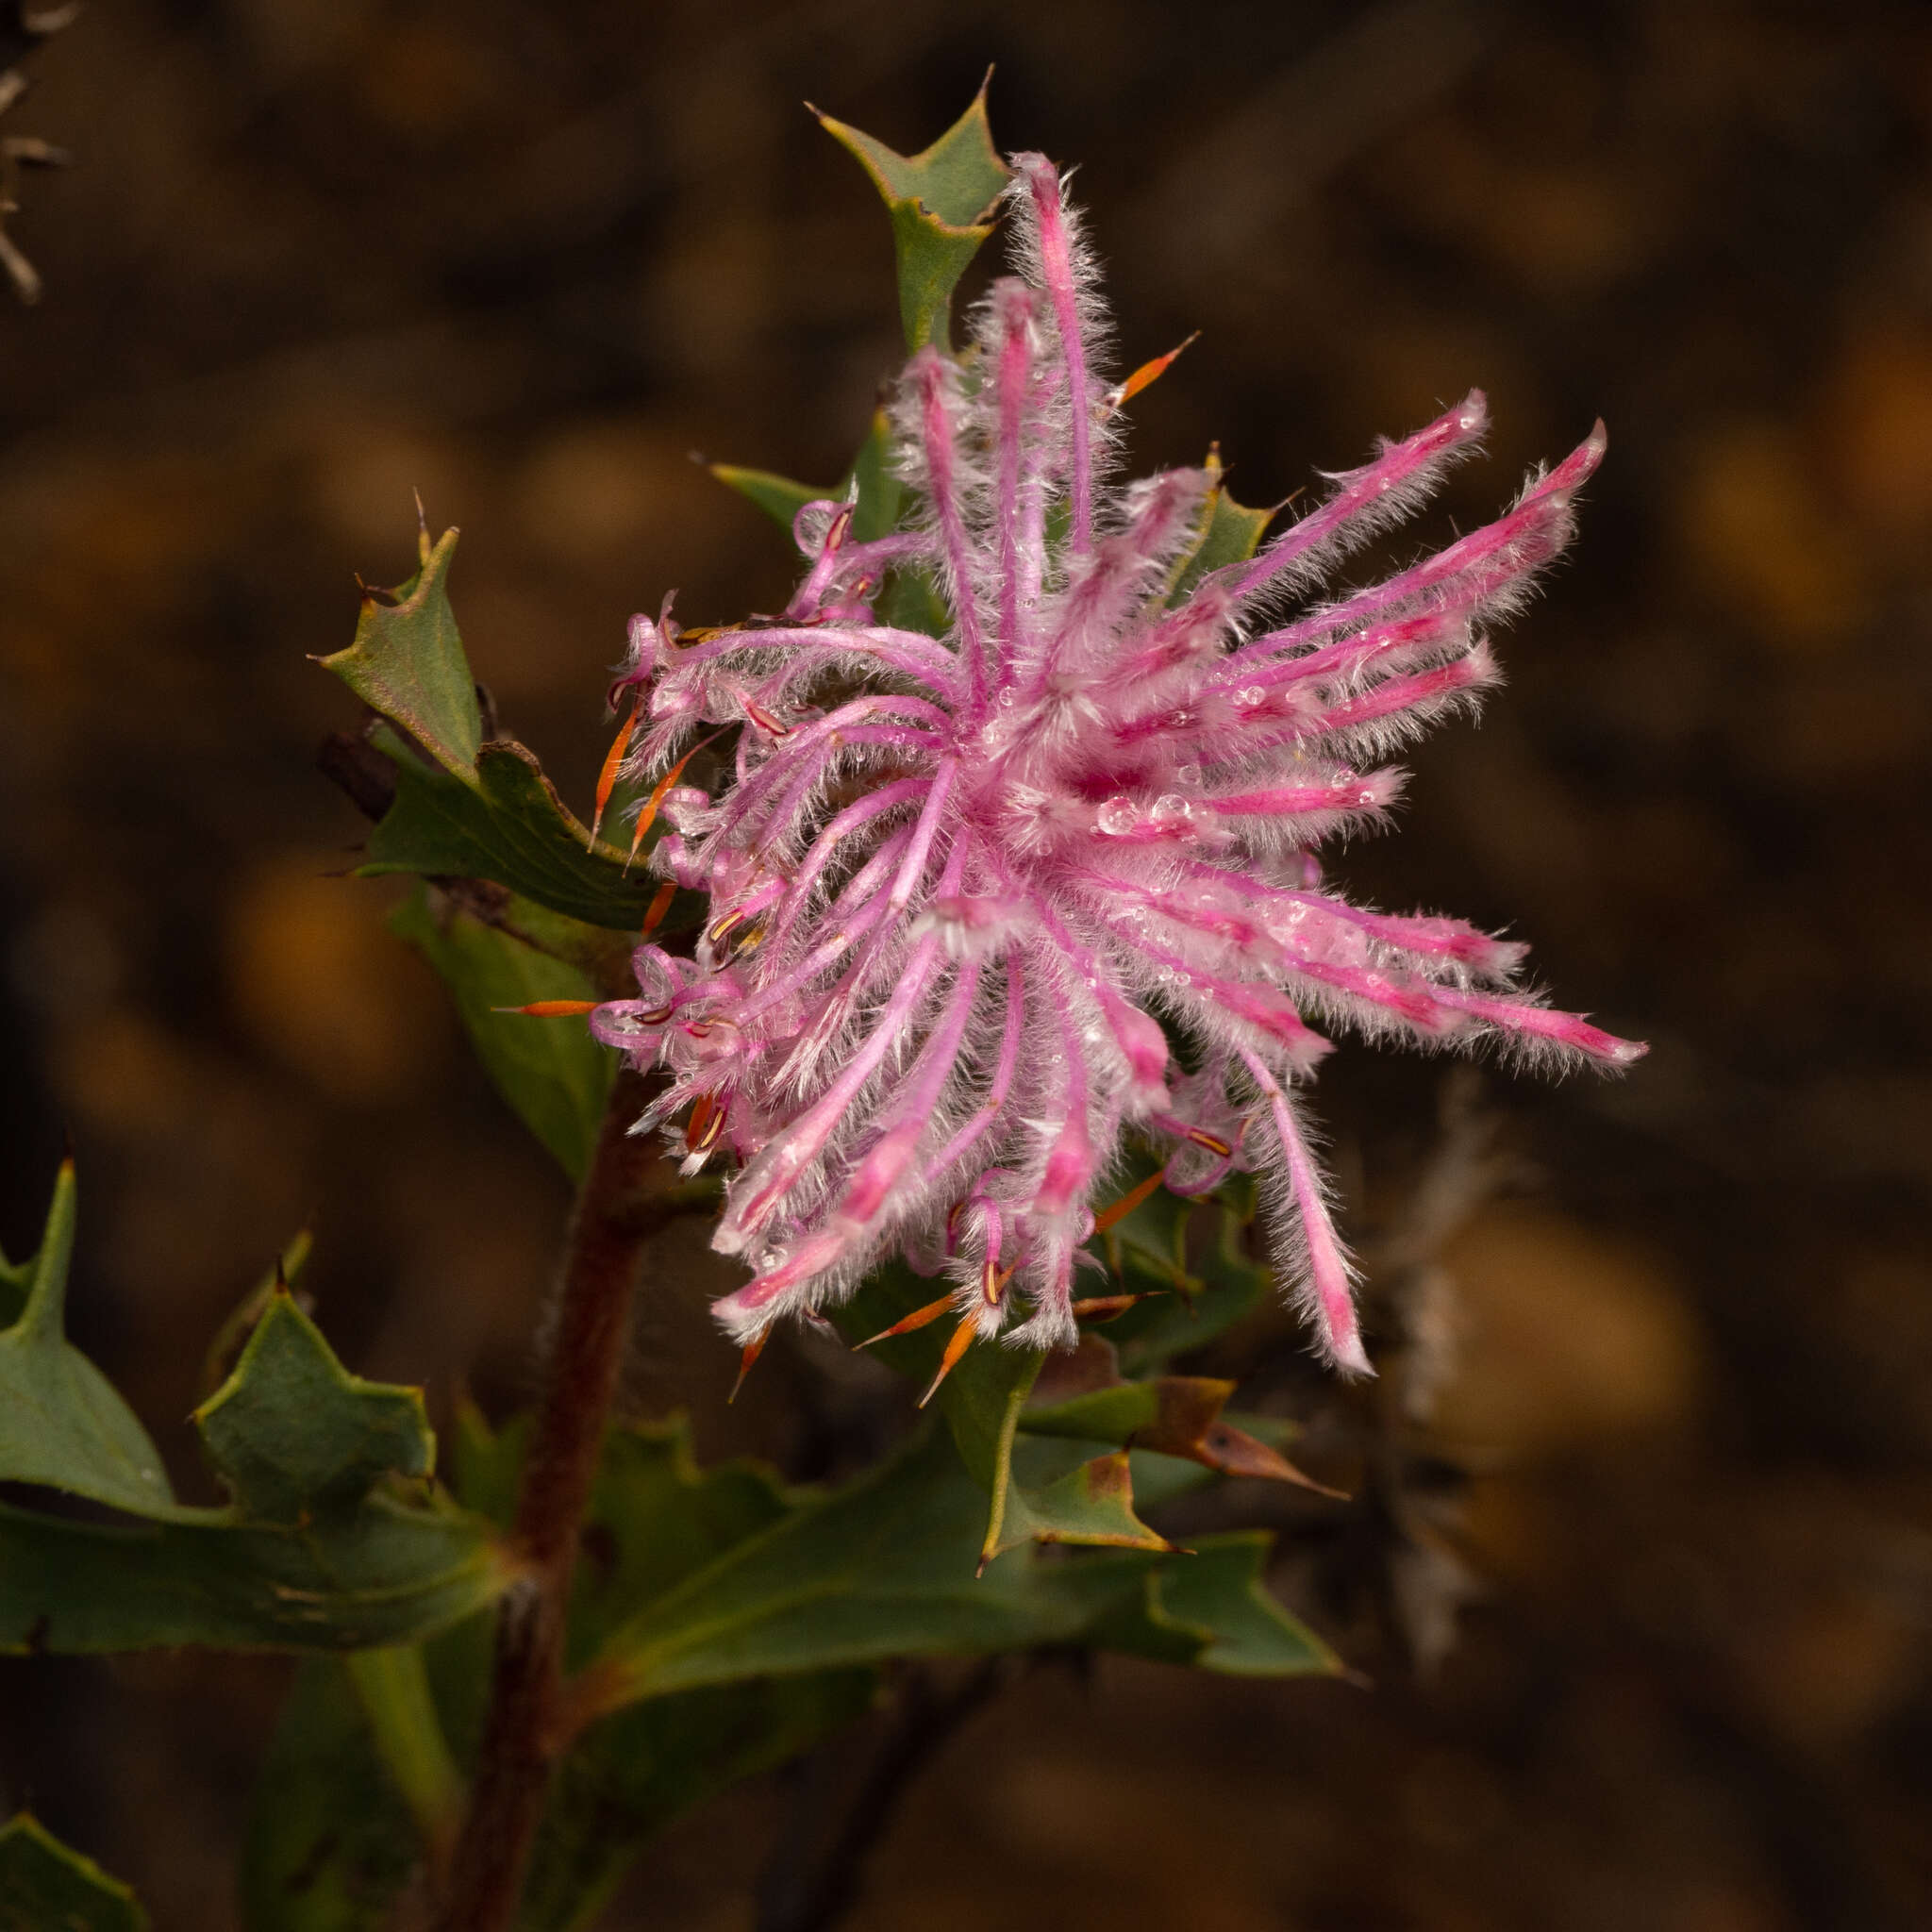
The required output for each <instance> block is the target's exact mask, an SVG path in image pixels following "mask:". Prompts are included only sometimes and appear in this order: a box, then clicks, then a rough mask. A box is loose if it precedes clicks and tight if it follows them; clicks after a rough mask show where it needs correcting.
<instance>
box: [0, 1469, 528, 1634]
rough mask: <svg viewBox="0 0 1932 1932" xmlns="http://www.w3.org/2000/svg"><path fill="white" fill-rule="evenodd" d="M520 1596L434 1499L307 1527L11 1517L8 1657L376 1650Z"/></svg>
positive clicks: (5, 1564)
mask: <svg viewBox="0 0 1932 1932" xmlns="http://www.w3.org/2000/svg"><path fill="white" fill-rule="evenodd" d="M182 1514H183V1515H184V1516H185V1514H186V1512H182ZM508 1581H509V1571H508V1565H507V1563H506V1562H505V1560H504V1559H503V1558H502V1557H500V1556H499V1554H498V1553H497V1550H496V1548H495V1546H494V1543H493V1541H492V1539H491V1537H490V1535H489V1534H488V1531H487V1529H486V1528H485V1526H484V1525H483V1524H479V1523H478V1522H477V1521H476V1519H475V1517H472V1516H467V1515H465V1514H463V1513H462V1512H460V1511H458V1510H456V1509H453V1508H451V1507H449V1506H448V1505H447V1504H441V1503H438V1502H437V1501H436V1499H435V1498H434V1497H433V1496H432V1497H430V1498H428V1499H426V1500H425V1501H423V1502H420V1503H419V1502H411V1501H408V1500H406V1499H404V1498H402V1497H399V1496H396V1495H392V1494H388V1493H381V1492H378V1493H377V1494H375V1495H373V1496H372V1497H370V1499H369V1501H368V1502H367V1503H366V1504H364V1505H363V1507H361V1508H359V1509H358V1510H356V1511H354V1512H353V1513H350V1514H348V1515H346V1516H341V1517H331V1518H327V1519H324V1520H322V1521H319V1522H317V1523H315V1524H310V1525H309V1526H308V1527H307V1528H301V1527H294V1526H290V1527H259V1526H257V1525H254V1524H248V1523H246V1522H242V1521H235V1520H231V1519H230V1518H229V1517H228V1515H227V1512H225V1511H222V1510H208V1511H206V1512H203V1514H202V1518H201V1520H200V1521H186V1520H175V1521H162V1522H156V1523H148V1524H139V1525H130V1526H127V1527H123V1526H121V1525H118V1524H115V1525H107V1524H78V1523H67V1522H59V1521H56V1520H55V1519H53V1518H51V1517H47V1516H43V1515H41V1514H39V1513H38V1512H35V1511H31V1510H26V1509H20V1508H16V1507H13V1506H12V1505H10V1504H8V1505H0V1652H6V1651H14V1652H25V1651H36V1650H42V1651H55V1652H60V1653H63V1654H79V1653H92V1652H102V1651H114V1650H157V1649H158V1650H174V1649H178V1648H179V1647H180V1646H182V1645H183V1644H191V1643H194V1644H206V1645H209V1646H211V1647H214V1648H216V1649H222V1650H361V1649H367V1648H369V1647H370V1646H372V1645H375V1644H387V1643H406V1642H410V1641H414V1640H415V1639H416V1638H419V1637H422V1636H424V1635H425V1634H426V1633H428V1632H430V1631H434V1630H440V1629H441V1628H442V1627H443V1626H444V1625H445V1624H452V1623H455V1622H456V1621H457V1620H458V1618H461V1617H465V1616H468V1615H469V1614H470V1613H471V1612H472V1611H473V1610H475V1609H478V1608H480V1607H482V1606H483V1605H485V1604H487V1603H490V1602H491V1601H492V1600H493V1599H494V1598H495V1597H496V1595H497V1594H498V1593H499V1592H500V1591H502V1590H503V1588H504V1586H505V1585H506V1584H507V1583H508Z"/></svg>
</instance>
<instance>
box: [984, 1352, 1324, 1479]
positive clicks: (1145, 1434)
mask: <svg viewBox="0 0 1932 1932" xmlns="http://www.w3.org/2000/svg"><path fill="white" fill-rule="evenodd" d="M1234 1391H1235V1385H1234V1384H1233V1383H1232V1382H1222V1381H1216V1380H1214V1379H1212V1378H1211V1377H1209V1376H1207V1375H1161V1376H1158V1377H1157V1378H1156V1379H1155V1380H1153V1381H1149V1382H1126V1381H1117V1382H1115V1383H1113V1384H1112V1385H1111V1386H1110V1387H1108V1388H1101V1389H1093V1390H1089V1391H1086V1392H1085V1393H1083V1394H1079V1395H1074V1396H1070V1397H1069V1398H1068V1399H1067V1400H1065V1401H1064V1402H1057V1403H1052V1404H1041V1405H1039V1406H1037V1407H1031V1408H1027V1409H1024V1410H1022V1412H1021V1415H1020V1419H1019V1425H1020V1427H1021V1428H1022V1429H1024V1431H1025V1432H1026V1433H1027V1434H1028V1435H1031V1436H1060V1437H1068V1438H1071V1439H1073V1440H1074V1441H1089V1442H1118V1443H1120V1444H1121V1445H1122V1447H1123V1448H1135V1449H1151V1450H1155V1451H1157V1452H1158V1454H1160V1455H1162V1456H1178V1457H1184V1458H1185V1459H1186V1460H1188V1461H1190V1462H1198V1463H1199V1464H1200V1465H1201V1466H1202V1467H1203V1468H1204V1469H1211V1470H1214V1471H1216V1472H1217V1473H1218V1474H1222V1475H1240V1476H1259V1477H1261V1478H1263V1479H1264V1480H1266V1481H1270V1482H1278V1483H1298V1484H1300V1485H1301V1487H1302V1488H1304V1489H1309V1490H1319V1491H1321V1492H1322V1493H1323V1494H1324V1495H1333V1494H1334V1493H1335V1491H1332V1490H1327V1489H1324V1486H1323V1485H1322V1484H1320V1483H1318V1482H1316V1481H1314V1480H1313V1478H1312V1477H1310V1476H1307V1475H1305V1474H1303V1473H1302V1472H1301V1471H1300V1470H1298V1469H1297V1468H1296V1467H1295V1466H1294V1464H1293V1463H1291V1462H1290V1461H1289V1460H1288V1458H1287V1457H1284V1456H1283V1455H1282V1453H1281V1452H1280V1450H1278V1449H1276V1448H1275V1447H1274V1445H1273V1444H1272V1443H1269V1442H1265V1441H1262V1440H1261V1439H1260V1438H1259V1437H1258V1436H1255V1435H1251V1434H1250V1433H1249V1432H1248V1431H1247V1430H1246V1429H1243V1428H1240V1427H1238V1426H1237V1425H1236V1424H1234V1423H1233V1422H1231V1421H1230V1420H1229V1419H1228V1418H1227V1417H1226V1416H1225V1415H1224V1413H1223V1410H1224V1408H1225V1407H1226V1406H1227V1402H1228V1398H1229V1397H1230V1396H1232V1395H1233V1393H1234Z"/></svg>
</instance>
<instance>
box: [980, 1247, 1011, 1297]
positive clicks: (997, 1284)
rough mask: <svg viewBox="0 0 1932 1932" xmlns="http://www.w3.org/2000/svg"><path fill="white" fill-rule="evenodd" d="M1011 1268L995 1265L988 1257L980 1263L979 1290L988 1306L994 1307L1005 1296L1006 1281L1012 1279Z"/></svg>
mask: <svg viewBox="0 0 1932 1932" xmlns="http://www.w3.org/2000/svg"><path fill="white" fill-rule="evenodd" d="M1012 1278H1013V1271H1012V1269H1011V1268H1001V1267H998V1266H996V1265H995V1264H994V1263H993V1261H992V1260H991V1258H989V1259H988V1260H986V1261H984V1262H982V1263H981V1264H980V1270H979V1292H980V1294H981V1296H982V1297H983V1298H984V1300H985V1302H986V1305H987V1307H990V1308H996V1307H999V1305H1000V1304H1001V1303H1002V1302H1003V1301H1005V1300H1006V1298H1007V1283H1008V1282H1009V1281H1010V1280H1012Z"/></svg>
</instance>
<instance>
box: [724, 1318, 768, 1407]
mask: <svg viewBox="0 0 1932 1932" xmlns="http://www.w3.org/2000/svg"><path fill="white" fill-rule="evenodd" d="M771 1339H772V1331H771V1330H770V1329H769V1328H767V1329H766V1330H765V1332H764V1333H763V1334H762V1335H760V1336H759V1337H758V1340H757V1341H747V1342H746V1343H745V1345H744V1353H743V1354H742V1355H741V1356H740V1357H739V1358H738V1380H737V1381H735V1382H734V1383H732V1385H731V1393H730V1394H729V1395H727V1396H726V1397H725V1398H724V1400H725V1402H726V1403H727V1404H729V1403H733V1402H736V1401H737V1400H738V1391H740V1390H741V1389H742V1388H743V1387H744V1378H745V1377H746V1376H747V1375H748V1374H751V1365H752V1363H754V1362H755V1361H757V1360H758V1357H759V1356H761V1355H763V1354H764V1352H765V1343H766V1342H768V1341H771Z"/></svg>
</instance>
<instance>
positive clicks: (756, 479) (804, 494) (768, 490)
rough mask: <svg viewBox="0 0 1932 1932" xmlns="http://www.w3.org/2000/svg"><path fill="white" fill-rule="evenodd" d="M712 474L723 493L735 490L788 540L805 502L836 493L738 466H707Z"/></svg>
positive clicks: (774, 474)
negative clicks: (781, 531)
mask: <svg viewBox="0 0 1932 1932" xmlns="http://www.w3.org/2000/svg"><path fill="white" fill-rule="evenodd" d="M707 467H708V469H709V470H710V473H711V475H714V476H715V477H717V479H718V480H719V482H721V483H722V484H724V487H725V488H726V489H727V490H735V491H738V493H739V495H741V497H743V498H744V499H745V501H746V502H747V503H751V504H755V505H756V506H757V507H758V508H759V509H761V510H763V511H764V513H765V514H766V515H767V516H768V517H770V518H771V520H772V521H773V522H774V524H776V525H778V527H779V528H780V529H781V530H783V531H784V532H785V534H786V535H787V536H788V537H789V536H791V525H792V523H793V521H794V519H795V518H796V517H797V515H798V512H799V511H800V510H802V509H803V508H805V507H806V505H807V504H808V503H817V502H819V501H821V500H822V499H823V498H824V497H836V496H837V495H838V494H839V492H838V491H836V490H815V489H814V488H813V487H812V486H811V485H810V484H809V483H794V482H793V481H792V480H791V477H790V476H780V475H778V474H777V473H776V472H775V471H773V470H747V469H745V468H743V467H742V466H741V464H738V463H711V464H708V466H707Z"/></svg>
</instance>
